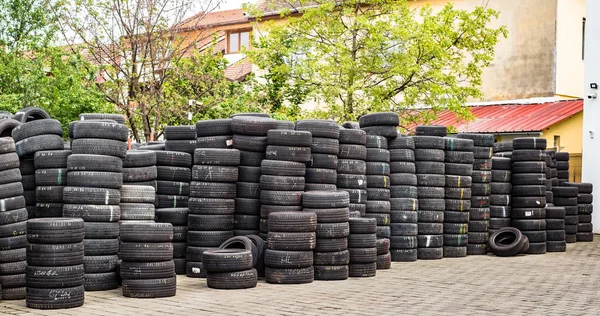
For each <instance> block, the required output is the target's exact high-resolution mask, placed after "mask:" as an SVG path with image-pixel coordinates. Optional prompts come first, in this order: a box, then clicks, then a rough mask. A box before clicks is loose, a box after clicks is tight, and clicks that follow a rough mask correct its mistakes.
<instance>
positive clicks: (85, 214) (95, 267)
mask: <svg viewBox="0 0 600 316" xmlns="http://www.w3.org/2000/svg"><path fill="white" fill-rule="evenodd" d="M73 136H74V139H73V142H72V146H71V150H72V154H71V155H70V156H69V157H68V158H67V185H68V186H67V187H65V188H64V191H63V200H64V203H65V204H64V207H63V217H75V218H82V219H83V220H84V222H85V239H84V245H85V258H84V267H85V281H84V286H85V290H86V291H102V290H110V289H114V288H117V286H118V278H117V272H116V257H117V253H118V251H119V239H118V237H119V224H118V221H119V220H120V215H121V214H120V213H121V211H120V207H119V204H120V202H121V191H120V190H121V186H122V184H123V174H122V168H123V158H125V156H126V155H127V143H126V141H127V138H128V137H129V130H128V129H127V127H126V126H125V125H122V124H118V123H114V122H112V123H111V122H102V121H81V122H78V123H77V124H75V126H74V128H73Z"/></svg>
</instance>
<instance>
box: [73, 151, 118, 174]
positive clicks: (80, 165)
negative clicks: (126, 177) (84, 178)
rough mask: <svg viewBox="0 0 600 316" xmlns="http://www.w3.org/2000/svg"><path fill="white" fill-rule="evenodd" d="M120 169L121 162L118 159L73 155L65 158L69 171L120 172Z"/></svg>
mask: <svg viewBox="0 0 600 316" xmlns="http://www.w3.org/2000/svg"><path fill="white" fill-rule="evenodd" d="M122 169H123V160H122V159H120V158H118V157H111V156H103V155H87V154H85V155H77V154H74V155H70V156H69V157H68V158H67V170H69V171H98V172H100V171H102V172H121V171H122Z"/></svg>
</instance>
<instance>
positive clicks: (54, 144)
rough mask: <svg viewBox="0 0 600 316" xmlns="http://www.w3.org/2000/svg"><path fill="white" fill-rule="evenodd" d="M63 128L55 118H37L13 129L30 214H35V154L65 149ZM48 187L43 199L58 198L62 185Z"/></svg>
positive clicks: (43, 193) (45, 189)
mask: <svg viewBox="0 0 600 316" xmlns="http://www.w3.org/2000/svg"><path fill="white" fill-rule="evenodd" d="M62 135H63V130H62V126H61V125H60V122H59V121H57V120H53V119H36V120H33V121H29V122H27V123H23V124H21V125H19V126H17V127H15V128H14V129H13V130H12V138H13V140H14V141H15V148H16V152H17V155H19V157H20V159H21V167H20V169H21V177H22V180H21V182H22V183H23V190H24V193H23V196H24V197H25V202H26V204H27V210H28V211H29V216H30V217H32V218H33V217H34V216H35V205H36V202H37V201H36V198H35V197H36V184H35V168H34V159H33V157H34V155H35V153H36V152H38V151H45V150H63V149H64V144H63V140H62ZM52 187H54V188H49V187H46V188H44V191H48V192H41V193H40V194H41V195H42V199H44V200H47V199H51V200H57V199H58V196H59V195H60V192H59V191H60V188H62V186H59V185H54V186H52ZM50 191H51V192H50Z"/></svg>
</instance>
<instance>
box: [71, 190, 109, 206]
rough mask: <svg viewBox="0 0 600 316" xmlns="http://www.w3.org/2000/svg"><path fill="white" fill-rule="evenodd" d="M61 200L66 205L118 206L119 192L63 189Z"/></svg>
mask: <svg viewBox="0 0 600 316" xmlns="http://www.w3.org/2000/svg"><path fill="white" fill-rule="evenodd" d="M63 200H64V202H65V203H67V204H91V205H118V204H119V202H120V201H121V192H120V191H119V190H117V189H107V188H80V187H65V188H64V190H63Z"/></svg>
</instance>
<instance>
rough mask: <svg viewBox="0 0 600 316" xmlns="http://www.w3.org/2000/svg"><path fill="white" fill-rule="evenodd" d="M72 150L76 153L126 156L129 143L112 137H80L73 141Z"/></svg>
mask: <svg viewBox="0 0 600 316" xmlns="http://www.w3.org/2000/svg"><path fill="white" fill-rule="evenodd" d="M71 151H72V152H73V154H74V155H79V154H91V155H104V156H114V157H119V158H125V157H126V156H127V143H126V142H124V141H119V140H112V139H99V138H79V139H75V140H73V141H72V145H71Z"/></svg>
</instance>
